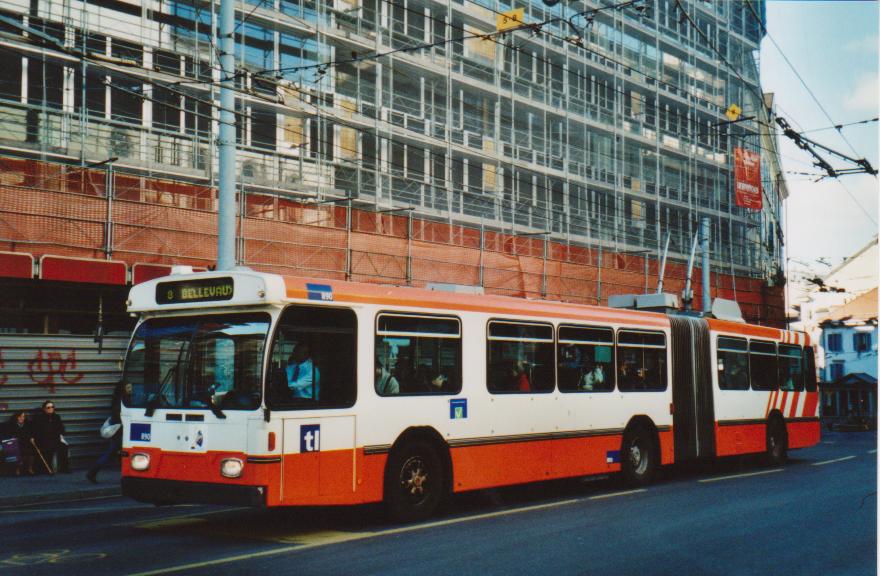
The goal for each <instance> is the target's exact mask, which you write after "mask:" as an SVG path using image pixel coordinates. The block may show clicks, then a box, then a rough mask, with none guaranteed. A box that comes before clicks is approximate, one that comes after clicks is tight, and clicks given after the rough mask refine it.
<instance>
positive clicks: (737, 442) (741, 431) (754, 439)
mask: <svg viewBox="0 0 880 576" xmlns="http://www.w3.org/2000/svg"><path fill="white" fill-rule="evenodd" d="M765 428H766V425H765V424H764V423H763V422H761V423H752V424H742V425H733V426H717V427H716V429H715V430H716V431H715V434H716V442H717V448H716V454H717V455H718V456H733V455H735V454H750V453H754V452H763V451H764V448H765V436H766V434H765Z"/></svg>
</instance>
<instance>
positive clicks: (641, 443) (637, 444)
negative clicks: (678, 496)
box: [620, 426, 657, 486]
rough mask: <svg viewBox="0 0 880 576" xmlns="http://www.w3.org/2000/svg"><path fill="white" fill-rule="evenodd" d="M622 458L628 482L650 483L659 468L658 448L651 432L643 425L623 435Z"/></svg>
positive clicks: (621, 466)
mask: <svg viewBox="0 0 880 576" xmlns="http://www.w3.org/2000/svg"><path fill="white" fill-rule="evenodd" d="M620 460H621V462H620V468H621V471H622V472H623V478H624V480H625V481H626V483H627V484H630V485H632V486H644V485H646V484H649V483H650V482H651V479H652V478H653V476H654V470H655V469H656V468H657V449H656V447H655V446H654V436H653V435H652V434H651V432H650V431H648V430H646V429H645V428H644V427H641V426H640V427H637V428H633V429H631V430H627V431H626V433H624V435H623V445H622V447H621V450H620Z"/></svg>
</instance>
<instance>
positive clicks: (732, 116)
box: [724, 104, 742, 122]
mask: <svg viewBox="0 0 880 576" xmlns="http://www.w3.org/2000/svg"><path fill="white" fill-rule="evenodd" d="M740 114H742V108H740V107H739V106H737V105H736V104H731V105H730V106H729V107H728V108H727V111H726V112H725V113H724V115H725V116H727V119H728V120H730V121H731V122H736V119H737V118H739V115H740Z"/></svg>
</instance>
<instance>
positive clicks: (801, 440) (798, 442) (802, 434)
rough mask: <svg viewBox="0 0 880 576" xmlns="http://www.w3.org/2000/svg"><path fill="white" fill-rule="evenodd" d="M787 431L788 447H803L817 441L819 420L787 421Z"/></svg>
mask: <svg viewBox="0 0 880 576" xmlns="http://www.w3.org/2000/svg"><path fill="white" fill-rule="evenodd" d="M786 428H787V431H788V447H789V448H805V447H807V446H813V445H815V444H818V443H819V435H820V432H819V429H820V428H819V421H818V420H816V419H812V420H809V421H805V422H789V423H788V424H787V426H786Z"/></svg>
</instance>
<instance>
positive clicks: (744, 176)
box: [733, 148, 764, 210]
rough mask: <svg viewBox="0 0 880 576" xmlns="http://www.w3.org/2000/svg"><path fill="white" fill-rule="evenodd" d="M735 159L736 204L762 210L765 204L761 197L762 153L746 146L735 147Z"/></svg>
mask: <svg viewBox="0 0 880 576" xmlns="http://www.w3.org/2000/svg"><path fill="white" fill-rule="evenodd" d="M733 160H734V190H735V193H736V205H737V206H741V207H743V208H748V209H750V210H760V209H761V208H762V207H763V205H764V203H763V201H762V198H761V196H762V195H761V156H760V154H758V153H757V152H752V151H750V150H746V149H744V148H734V149H733Z"/></svg>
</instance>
